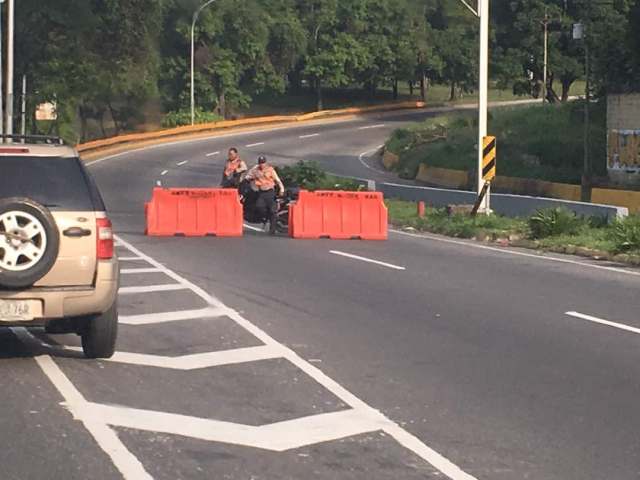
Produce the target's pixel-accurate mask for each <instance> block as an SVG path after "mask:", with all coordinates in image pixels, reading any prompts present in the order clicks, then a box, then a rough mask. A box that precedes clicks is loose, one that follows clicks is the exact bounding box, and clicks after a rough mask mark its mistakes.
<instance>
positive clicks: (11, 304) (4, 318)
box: [0, 300, 36, 322]
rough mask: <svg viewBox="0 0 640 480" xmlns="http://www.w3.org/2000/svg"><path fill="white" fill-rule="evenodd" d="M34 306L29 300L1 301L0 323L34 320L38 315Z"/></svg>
mask: <svg viewBox="0 0 640 480" xmlns="http://www.w3.org/2000/svg"><path fill="white" fill-rule="evenodd" d="M33 304H34V302H31V301H29V300H0V322H11V321H21V322H25V321H29V320H33V319H34V318H35V315H36V312H35V311H34V310H36V309H34V308H33V306H34V305H33Z"/></svg>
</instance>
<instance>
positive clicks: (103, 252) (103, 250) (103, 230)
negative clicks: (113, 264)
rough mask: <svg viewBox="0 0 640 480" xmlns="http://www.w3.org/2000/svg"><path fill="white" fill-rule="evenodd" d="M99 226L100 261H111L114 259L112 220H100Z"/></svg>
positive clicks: (97, 235)
mask: <svg viewBox="0 0 640 480" xmlns="http://www.w3.org/2000/svg"><path fill="white" fill-rule="evenodd" d="M97 226H98V228H97V231H96V238H97V242H98V248H97V253H98V255H97V256H98V260H110V259H112V258H113V229H112V226H111V220H109V219H108V218H98V219H97Z"/></svg>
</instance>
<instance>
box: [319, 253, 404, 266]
mask: <svg viewBox="0 0 640 480" xmlns="http://www.w3.org/2000/svg"><path fill="white" fill-rule="evenodd" d="M329 253H332V254H333V255H338V256H341V257H345V258H350V259H352V260H359V261H361V262H366V263H373V264H374V265H380V266H381V267H387V268H391V269H393V270H406V268H405V267H400V266H398V265H393V264H391V263H386V262H381V261H379V260H374V259H372V258H367V257H361V256H359V255H353V254H351V253H346V252H340V251H338V250H331V251H330V252H329Z"/></svg>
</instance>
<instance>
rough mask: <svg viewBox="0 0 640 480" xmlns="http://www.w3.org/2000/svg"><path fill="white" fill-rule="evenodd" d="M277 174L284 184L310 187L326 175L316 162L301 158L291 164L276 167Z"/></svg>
mask: <svg viewBox="0 0 640 480" xmlns="http://www.w3.org/2000/svg"><path fill="white" fill-rule="evenodd" d="M278 175H279V176H280V179H281V180H282V181H283V182H284V184H285V185H292V186H294V185H295V186H297V187H300V188H311V186H315V185H317V184H318V183H320V182H321V181H322V180H324V179H325V178H326V176H327V174H326V173H325V172H324V170H322V168H320V165H318V164H317V163H316V162H304V161H302V160H301V161H299V162H298V163H296V164H295V165H293V166H288V165H287V166H285V167H278Z"/></svg>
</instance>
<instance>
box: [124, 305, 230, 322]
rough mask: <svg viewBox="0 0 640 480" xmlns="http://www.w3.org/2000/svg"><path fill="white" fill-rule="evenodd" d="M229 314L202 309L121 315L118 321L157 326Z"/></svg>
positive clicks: (217, 308)
mask: <svg viewBox="0 0 640 480" xmlns="http://www.w3.org/2000/svg"><path fill="white" fill-rule="evenodd" d="M227 313H228V309H225V308H220V307H208V308H201V309H199V310H181V311H178V312H162V313H144V314H141V315H120V317H119V319H118V321H119V322H120V323H122V324H125V325H155V324H156V323H168V322H179V321H183V320H196V319H199V318H217V317H222V316H224V315H226V314H227Z"/></svg>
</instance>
